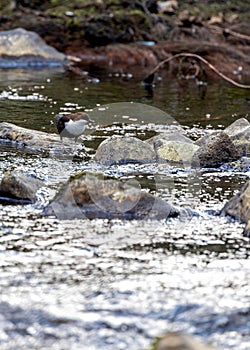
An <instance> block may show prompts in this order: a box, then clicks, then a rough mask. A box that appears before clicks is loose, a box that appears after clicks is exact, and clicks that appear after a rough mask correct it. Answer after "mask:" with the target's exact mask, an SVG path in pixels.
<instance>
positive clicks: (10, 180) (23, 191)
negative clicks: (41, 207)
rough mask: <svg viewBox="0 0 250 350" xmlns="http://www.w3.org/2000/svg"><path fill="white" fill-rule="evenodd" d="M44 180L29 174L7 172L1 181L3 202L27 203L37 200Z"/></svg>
mask: <svg viewBox="0 0 250 350" xmlns="http://www.w3.org/2000/svg"><path fill="white" fill-rule="evenodd" d="M43 185H44V184H43V182H42V181H41V180H39V179H37V178H35V177H33V176H30V175H28V174H20V173H18V172H15V171H13V172H6V173H5V174H4V176H3V178H2V181H1V183H0V202H1V203H15V204H18V203H21V204H27V203H32V202H34V201H35V198H36V193H37V191H38V190H39V188H41V187H42V186H43Z"/></svg>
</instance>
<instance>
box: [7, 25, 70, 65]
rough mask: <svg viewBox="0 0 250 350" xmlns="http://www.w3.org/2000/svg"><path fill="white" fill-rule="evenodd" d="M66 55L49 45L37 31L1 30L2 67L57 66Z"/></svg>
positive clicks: (62, 62)
mask: <svg viewBox="0 0 250 350" xmlns="http://www.w3.org/2000/svg"><path fill="white" fill-rule="evenodd" d="M65 64H66V56H65V55H64V54H62V53H60V52H58V51H57V50H56V49H55V48H53V47H51V46H49V45H47V44H46V43H45V42H44V41H43V40H42V38H41V37H40V36H39V35H38V34H37V33H35V32H31V31H27V30H25V29H23V28H17V29H13V30H8V31H3V32H0V68H19V67H26V68H28V67H44V66H46V67H50V66H51V67H55V66H63V65H65Z"/></svg>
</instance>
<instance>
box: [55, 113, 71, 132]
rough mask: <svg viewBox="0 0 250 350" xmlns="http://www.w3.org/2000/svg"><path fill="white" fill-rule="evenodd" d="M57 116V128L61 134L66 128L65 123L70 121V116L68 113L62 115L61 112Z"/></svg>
mask: <svg viewBox="0 0 250 350" xmlns="http://www.w3.org/2000/svg"><path fill="white" fill-rule="evenodd" d="M55 118H56V120H57V123H56V127H57V130H58V132H59V134H61V132H62V131H63V130H64V127H65V123H67V122H68V121H69V118H68V117H67V116H66V115H63V116H62V115H60V114H57V115H56V116H55Z"/></svg>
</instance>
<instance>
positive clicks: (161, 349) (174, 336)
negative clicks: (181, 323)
mask: <svg viewBox="0 0 250 350" xmlns="http://www.w3.org/2000/svg"><path fill="white" fill-rule="evenodd" d="M154 350H215V348H214V347H211V346H210V345H206V344H203V343H201V342H200V341H198V340H196V339H195V338H193V337H191V336H189V335H186V334H181V333H168V334H166V335H165V336H164V337H162V338H161V339H160V340H159V341H158V342H157V344H156V347H155V348H154Z"/></svg>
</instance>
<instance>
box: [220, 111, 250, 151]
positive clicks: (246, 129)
mask: <svg viewBox="0 0 250 350" xmlns="http://www.w3.org/2000/svg"><path fill="white" fill-rule="evenodd" d="M224 132H225V133H226V134H227V135H228V136H229V137H230V139H231V140H232V141H233V143H234V145H235V146H236V147H237V148H238V149H239V151H240V153H241V155H247V154H250V122H249V121H248V120H247V119H245V118H240V119H237V120H236V121H235V122H233V123H232V124H231V125H229V126H228V127H227V128H226V129H225V130H224Z"/></svg>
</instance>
